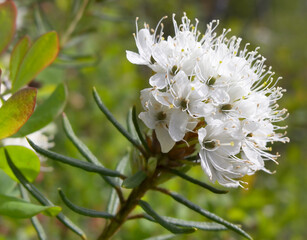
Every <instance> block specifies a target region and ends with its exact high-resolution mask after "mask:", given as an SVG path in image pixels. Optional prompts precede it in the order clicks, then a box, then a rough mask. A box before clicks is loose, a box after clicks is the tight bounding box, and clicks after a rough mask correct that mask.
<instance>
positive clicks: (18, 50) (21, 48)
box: [10, 36, 31, 80]
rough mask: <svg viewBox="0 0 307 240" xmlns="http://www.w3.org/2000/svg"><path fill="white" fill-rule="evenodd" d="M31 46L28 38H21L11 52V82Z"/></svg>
mask: <svg viewBox="0 0 307 240" xmlns="http://www.w3.org/2000/svg"><path fill="white" fill-rule="evenodd" d="M30 45H31V40H30V38H29V37H28V36H25V37H23V38H22V39H20V40H19V42H18V43H17V44H16V45H15V47H14V49H13V52H12V54H11V60H10V79H11V80H13V79H15V77H16V74H17V71H18V68H19V66H20V64H21V62H22V60H23V58H24V56H25V55H26V53H27V51H28V49H29V47H30Z"/></svg>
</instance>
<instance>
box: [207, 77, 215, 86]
mask: <svg viewBox="0 0 307 240" xmlns="http://www.w3.org/2000/svg"><path fill="white" fill-rule="evenodd" d="M215 82H216V78H215V77H211V78H210V80H209V81H208V83H207V84H208V85H209V86H212V85H213V84H214V83H215Z"/></svg>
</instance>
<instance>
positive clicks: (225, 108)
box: [221, 104, 232, 112]
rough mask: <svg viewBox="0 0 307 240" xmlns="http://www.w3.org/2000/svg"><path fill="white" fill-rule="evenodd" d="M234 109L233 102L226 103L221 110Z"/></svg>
mask: <svg viewBox="0 0 307 240" xmlns="http://www.w3.org/2000/svg"><path fill="white" fill-rule="evenodd" d="M231 109H232V105H231V104H224V105H222V107H221V111H222V112H223V111H229V110H231Z"/></svg>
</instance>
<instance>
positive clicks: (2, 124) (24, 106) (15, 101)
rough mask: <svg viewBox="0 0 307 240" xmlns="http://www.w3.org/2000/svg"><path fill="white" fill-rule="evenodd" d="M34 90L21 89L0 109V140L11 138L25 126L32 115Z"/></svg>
mask: <svg viewBox="0 0 307 240" xmlns="http://www.w3.org/2000/svg"><path fill="white" fill-rule="evenodd" d="M35 103H36V89H35V88H25V89H21V90H20V91H18V92H17V93H15V94H14V95H13V96H12V97H10V98H9V99H8V100H7V101H6V102H5V103H4V104H3V105H2V107H1V108H0V116H1V118H0V139H2V138H5V137H8V136H11V135H12V134H14V133H16V132H17V131H18V130H19V128H20V127H21V126H22V125H24V124H25V122H26V121H27V120H28V119H29V117H30V116H31V114H32V113H33V110H34V107H35Z"/></svg>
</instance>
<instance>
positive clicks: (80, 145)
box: [63, 113, 118, 188]
mask: <svg viewBox="0 0 307 240" xmlns="http://www.w3.org/2000/svg"><path fill="white" fill-rule="evenodd" d="M63 126H64V131H65V134H66V136H67V137H68V138H69V140H70V141H71V142H72V143H73V144H74V145H75V147H76V148H77V149H78V151H79V152H80V153H81V154H82V156H84V157H85V158H86V160H87V161H89V162H90V163H93V164H95V165H97V166H100V167H104V166H103V165H102V163H101V162H99V161H98V159H97V158H96V157H95V155H94V154H93V153H92V152H91V151H90V150H89V148H88V147H87V146H86V145H85V144H84V143H83V142H82V141H81V140H80V139H79V138H78V137H77V136H76V134H75V133H74V131H73V129H72V127H71V125H70V122H69V120H68V118H67V117H66V114H65V113H63ZM101 177H102V178H103V179H104V180H105V181H106V182H107V183H108V184H109V185H110V186H112V187H113V188H116V187H118V185H117V184H116V183H115V181H113V179H111V178H109V177H107V176H104V175H102V174H101Z"/></svg>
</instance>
